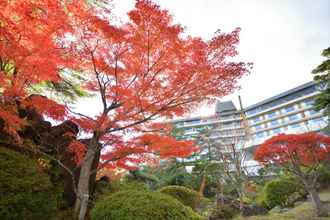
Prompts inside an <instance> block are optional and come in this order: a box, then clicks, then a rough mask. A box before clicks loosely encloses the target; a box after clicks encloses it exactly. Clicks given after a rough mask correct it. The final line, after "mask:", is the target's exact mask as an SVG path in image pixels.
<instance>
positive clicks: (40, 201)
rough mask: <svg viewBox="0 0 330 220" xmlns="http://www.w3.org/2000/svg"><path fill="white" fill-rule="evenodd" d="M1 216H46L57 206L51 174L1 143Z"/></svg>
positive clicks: (19, 217)
mask: <svg viewBox="0 0 330 220" xmlns="http://www.w3.org/2000/svg"><path fill="white" fill-rule="evenodd" d="M0 167H1V169H0V219H2V220H11V219H13V220H14V219H15V220H16V219H47V218H49V217H51V216H52V215H53V214H54V212H55V210H56V202H55V197H54V195H53V193H52V189H53V188H52V187H53V186H52V184H51V182H50V181H49V177H48V176H47V175H46V174H45V173H43V172H42V171H41V170H40V168H39V167H38V165H37V164H36V162H35V161H34V160H32V159H30V158H28V157H27V156H24V155H22V154H20V153H17V152H15V151H12V150H9V149H6V148H2V147H0Z"/></svg>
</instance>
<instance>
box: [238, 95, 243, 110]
mask: <svg viewBox="0 0 330 220" xmlns="http://www.w3.org/2000/svg"><path fill="white" fill-rule="evenodd" d="M238 101H239V110H241V111H243V104H242V99H241V96H240V95H238Z"/></svg>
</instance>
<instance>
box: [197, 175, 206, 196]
mask: <svg viewBox="0 0 330 220" xmlns="http://www.w3.org/2000/svg"><path fill="white" fill-rule="evenodd" d="M205 185H206V176H205V174H202V182H201V185H200V186H199V192H198V193H199V195H200V196H203V192H204V189H205Z"/></svg>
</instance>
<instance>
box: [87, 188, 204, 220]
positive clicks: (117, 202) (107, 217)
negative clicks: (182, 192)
mask: <svg viewBox="0 0 330 220" xmlns="http://www.w3.org/2000/svg"><path fill="white" fill-rule="evenodd" d="M91 219H92V220H202V217H200V216H199V215H198V214H196V213H195V212H194V211H193V210H192V209H191V208H190V207H186V206H184V205H183V204H182V203H181V202H179V201H178V200H176V199H174V198H172V197H170V196H168V195H165V194H162V193H159V192H146V191H132V190H130V191H120V192H117V193H114V194H112V195H110V196H108V197H106V198H105V199H103V200H102V201H99V202H97V203H96V205H95V207H94V208H93V209H92V211H91Z"/></svg>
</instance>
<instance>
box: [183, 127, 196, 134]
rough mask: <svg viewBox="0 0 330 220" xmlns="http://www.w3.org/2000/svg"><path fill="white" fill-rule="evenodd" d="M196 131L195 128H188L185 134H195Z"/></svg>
mask: <svg viewBox="0 0 330 220" xmlns="http://www.w3.org/2000/svg"><path fill="white" fill-rule="evenodd" d="M194 130H195V129H194V128H186V129H185V132H186V133H189V132H193V131H194Z"/></svg>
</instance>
